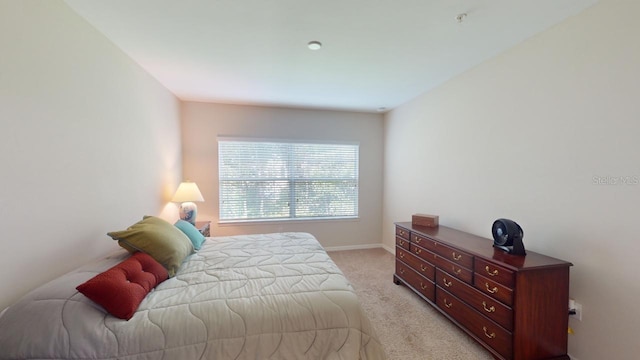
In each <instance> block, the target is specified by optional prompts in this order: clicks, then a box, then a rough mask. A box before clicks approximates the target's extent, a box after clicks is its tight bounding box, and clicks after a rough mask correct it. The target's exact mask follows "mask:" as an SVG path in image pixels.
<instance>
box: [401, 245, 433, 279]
mask: <svg viewBox="0 0 640 360" xmlns="http://www.w3.org/2000/svg"><path fill="white" fill-rule="evenodd" d="M396 254H398V250H396ZM398 257H399V258H400V260H402V261H403V262H404V263H405V264H407V265H409V266H410V267H411V268H413V269H414V270H415V271H417V272H418V273H419V274H420V275H422V276H424V277H426V278H427V279H429V280H431V281H433V280H434V279H435V267H434V266H433V265H432V264H430V263H428V262H426V261H424V260H422V259H421V258H419V257H417V256H415V255H413V254H412V253H410V252H405V251H404V250H402V257H400V256H398Z"/></svg>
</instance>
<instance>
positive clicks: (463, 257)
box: [432, 242, 473, 269]
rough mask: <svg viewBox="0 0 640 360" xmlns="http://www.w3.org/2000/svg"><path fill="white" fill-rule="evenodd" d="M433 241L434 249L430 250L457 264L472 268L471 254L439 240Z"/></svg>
mask: <svg viewBox="0 0 640 360" xmlns="http://www.w3.org/2000/svg"><path fill="white" fill-rule="evenodd" d="M433 243H434V249H433V250H432V251H433V252H434V253H436V254H438V255H440V256H442V257H443V258H445V259H447V260H449V261H451V262H453V263H455V264H457V265H458V266H462V267H466V268H467V269H473V255H471V254H469V253H467V252H464V251H461V250H459V249H456V248H452V247H450V246H447V245H444V244H442V243H439V242H433Z"/></svg>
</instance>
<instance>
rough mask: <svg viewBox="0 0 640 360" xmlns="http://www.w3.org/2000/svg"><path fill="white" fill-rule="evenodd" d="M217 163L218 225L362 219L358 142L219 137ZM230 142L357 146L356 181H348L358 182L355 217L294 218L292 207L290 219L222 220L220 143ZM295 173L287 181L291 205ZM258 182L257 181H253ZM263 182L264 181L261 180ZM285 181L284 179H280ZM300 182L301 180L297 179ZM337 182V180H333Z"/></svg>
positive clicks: (293, 198)
mask: <svg viewBox="0 0 640 360" xmlns="http://www.w3.org/2000/svg"><path fill="white" fill-rule="evenodd" d="M216 141H217V145H218V146H217V147H216V150H217V152H218V153H217V161H218V176H217V178H218V223H219V224H221V225H225V224H242V223H250V224H259V223H264V224H267V223H277V222H315V221H354V220H358V219H359V218H360V215H359V214H360V142H358V141H335V140H308V139H282V138H262V137H235V136H218V137H217V140H216ZM221 141H222V142H224V141H228V142H253V143H261V142H267V143H285V144H286V143H292V144H319V145H332V144H333V145H350V146H355V147H356V149H357V157H356V160H355V161H356V173H355V176H356V177H355V179H351V178H349V179H348V180H351V181H353V180H355V182H356V185H355V186H356V195H355V215H340V216H307V217H292V214H295V212H296V210H295V209H296V206H295V205H294V206H290V208H289V216H288V217H276V218H266V217H264V218H252V219H222V218H221V214H222V194H221V191H220V190H221V184H222V181H223V180H222V179H221V177H220V174H221V171H220V169H221V166H222V164H221V161H220V142H221ZM292 175H293V172H291V171H289V176H288V177H287V178H286V181H287V182H289V184H290V185H289V202H290V204H295V203H296V202H295V199H296V197H295V186H293V185H292V184H295V180H296V179H295V177H294V176H292ZM251 180H257V179H251ZM260 180H263V179H260ZM279 180H280V181H283V180H284V178H283V179H279ZM297 180H298V181H300V179H297ZM332 180H336V179H332Z"/></svg>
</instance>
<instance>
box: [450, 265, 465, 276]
mask: <svg viewBox="0 0 640 360" xmlns="http://www.w3.org/2000/svg"><path fill="white" fill-rule="evenodd" d="M451 270H452V271H453V273H454V274H456V275H460V273H461V272H462V269H460V268H458V270H456V267H455V266H452V267H451Z"/></svg>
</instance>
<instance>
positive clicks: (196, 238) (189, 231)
mask: <svg viewBox="0 0 640 360" xmlns="http://www.w3.org/2000/svg"><path fill="white" fill-rule="evenodd" d="M174 225H175V226H176V227H177V228H178V229H180V230H181V231H182V232H183V233H184V234H185V235H187V237H188V238H189V240H191V243H192V244H193V248H194V249H196V250H200V248H201V247H202V243H203V242H204V235H202V233H201V232H200V231H199V230H198V229H196V227H195V226H193V224H192V223H190V222H188V221H184V220H178V221H176V223H175V224H174Z"/></svg>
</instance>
